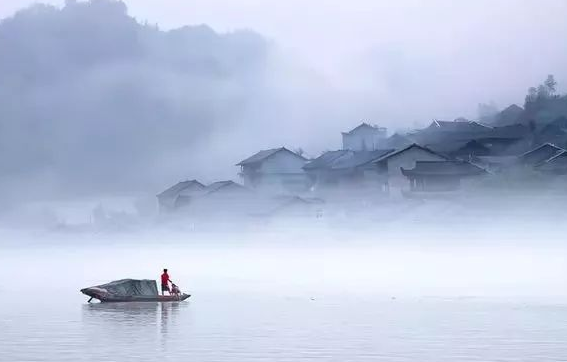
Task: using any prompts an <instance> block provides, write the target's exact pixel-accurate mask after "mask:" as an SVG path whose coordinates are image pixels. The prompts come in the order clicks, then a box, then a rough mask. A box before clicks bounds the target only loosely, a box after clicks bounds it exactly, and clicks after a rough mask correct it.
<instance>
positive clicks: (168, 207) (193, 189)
mask: <svg viewBox="0 0 567 362" xmlns="http://www.w3.org/2000/svg"><path fill="white" fill-rule="evenodd" d="M204 189H205V185H203V184H202V183H200V182H199V181H197V180H188V181H182V182H178V183H177V184H175V185H173V186H171V187H170V188H168V189H167V190H165V191H163V192H161V193H159V194H158V195H157V199H158V206H159V211H160V213H166V212H171V211H174V210H176V209H177V208H179V207H180V206H182V205H184V204H187V203H189V202H190V200H191V197H193V196H195V195H196V194H198V193H200V192H202V191H203V190H204Z"/></svg>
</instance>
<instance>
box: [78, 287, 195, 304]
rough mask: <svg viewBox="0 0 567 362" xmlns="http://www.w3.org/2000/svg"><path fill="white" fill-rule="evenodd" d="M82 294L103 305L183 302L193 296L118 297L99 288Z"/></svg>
mask: <svg viewBox="0 0 567 362" xmlns="http://www.w3.org/2000/svg"><path fill="white" fill-rule="evenodd" d="M81 293H83V294H85V295H87V296H89V297H91V299H98V300H99V301H100V302H101V303H138V302H154V303H155V302H182V301H184V300H186V299H187V298H189V297H190V296H191V294H185V293H183V294H180V295H156V296H142V295H133V296H116V295H109V294H108V293H104V292H101V290H99V289H98V288H85V289H81Z"/></svg>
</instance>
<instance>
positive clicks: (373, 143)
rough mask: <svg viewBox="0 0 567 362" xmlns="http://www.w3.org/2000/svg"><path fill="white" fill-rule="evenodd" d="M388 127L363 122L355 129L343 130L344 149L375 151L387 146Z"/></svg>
mask: <svg viewBox="0 0 567 362" xmlns="http://www.w3.org/2000/svg"><path fill="white" fill-rule="evenodd" d="M387 135H388V129H387V128H384V127H378V126H375V125H370V124H368V123H362V124H360V125H359V126H357V127H355V128H354V129H352V130H350V131H348V132H343V133H342V136H343V150H349V151H355V152H357V151H375V150H379V149H381V148H384V147H385V144H386V142H385V141H386V137H387Z"/></svg>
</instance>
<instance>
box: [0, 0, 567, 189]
mask: <svg viewBox="0 0 567 362" xmlns="http://www.w3.org/2000/svg"><path fill="white" fill-rule="evenodd" d="M46 2H47V3H51V4H53V5H55V6H56V7H51V6H47V5H35V6H33V7H31V8H25V9H24V7H25V6H28V5H30V3H31V2H30V1H23V0H22V1H10V2H2V4H0V16H2V17H3V18H4V20H3V21H2V23H1V24H0V48H1V49H2V55H3V56H2V58H1V59H0V74H1V78H2V82H1V83H0V95H1V97H0V103H1V104H0V109H2V117H0V129H1V134H0V147H1V152H0V159H1V164H2V166H3V167H2V181H1V182H2V185H3V187H2V190H3V195H2V196H3V198H7V197H10V198H14V197H15V198H17V199H21V198H26V197H29V198H36V197H49V196H50V195H53V196H54V197H58V196H61V195H69V194H70V195H73V196H74V195H82V196H84V195H91V194H101V193H130V192H140V191H142V192H150V193H155V192H157V191H160V189H162V188H163V187H164V186H165V185H168V184H170V183H172V182H175V181H177V180H179V179H185V178H199V179H202V180H204V181H212V180H215V179H219V178H235V173H236V170H235V168H234V166H233V165H234V164H235V163H236V162H238V161H239V160H241V159H242V158H244V157H246V156H248V155H249V154H251V153H253V152H255V151H257V150H258V149H264V148H270V147H278V146H281V145H285V146H288V147H289V148H292V149H293V148H298V147H301V148H303V149H304V150H306V151H307V152H308V154H311V155H318V154H319V153H320V152H321V151H323V150H325V149H333V148H337V147H338V146H339V141H340V139H339V135H340V133H339V132H340V131H344V130H348V129H350V128H352V127H353V126H354V125H356V124H357V123H358V122H359V121H361V120H367V121H370V122H372V123H378V124H381V125H385V126H388V127H390V129H391V130H392V131H393V130H395V129H397V128H402V129H405V128H408V127H415V126H422V125H425V124H426V123H427V122H429V121H430V120H431V119H432V118H438V119H453V118H456V117H458V116H467V117H470V118H474V117H475V116H476V114H475V113H476V109H477V104H478V103H479V102H488V101H494V102H496V104H497V105H499V106H500V107H501V108H504V107H505V106H507V105H508V104H509V103H511V102H517V103H520V104H521V102H522V99H523V95H524V94H525V92H526V89H527V87H529V86H532V85H534V84H537V82H539V81H540V80H541V79H542V78H543V77H544V76H545V75H546V74H548V73H554V74H556V78H557V79H558V82H559V84H562V83H563V84H564V83H565V82H564V80H567V79H566V78H565V75H564V72H563V71H562V69H561V65H562V64H564V63H565V61H566V60H567V59H566V58H567V51H566V48H565V43H564V41H563V39H562V37H561V34H563V33H565V31H566V30H567V29H565V28H566V25H565V24H564V22H563V14H565V12H566V11H567V9H566V8H565V7H566V5H565V3H564V2H562V1H544V2H538V3H537V4H536V3H527V2H522V3H517V2H511V1H497V2H468V3H459V4H458V5H455V4H453V3H450V2H444V1H436V2H427V3H423V2H419V1H403V2H395V3H391V4H390V3H383V2H380V3H375V2H370V1H361V0H360V1H354V2H349V3H348V4H345V3H342V2H324V3H323V2H318V1H314V2H309V3H305V2H299V1H290V2H285V4H280V3H274V2H255V1H240V2H230V3H226V2H220V1H212V2H211V1H196V2H191V3H190V4H189V3H187V2H184V1H168V2H165V3H161V2H160V4H159V5H158V4H157V3H155V2H153V1H126V2H125V3H118V2H112V1H102V0H99V1H93V2H92V3H91V4H85V3H83V2H80V1H79V2H75V1H68V2H66V3H67V5H66V6H64V4H63V2H61V1H46ZM126 6H128V9H127V8H126ZM22 9H23V10H22ZM14 13H15V15H14ZM196 24H205V25H196ZM238 29H250V30H238ZM21 189H25V190H26V191H25V193H22V192H16V193H14V192H13V190H21ZM6 190H10V192H6Z"/></svg>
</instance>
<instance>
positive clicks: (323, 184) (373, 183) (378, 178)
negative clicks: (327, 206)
mask: <svg viewBox="0 0 567 362" xmlns="http://www.w3.org/2000/svg"><path fill="white" fill-rule="evenodd" d="M393 151H394V150H392V149H389V150H374V151H352V150H338V151H328V152H325V153H323V154H322V155H321V156H319V157H317V158H315V159H314V160H311V161H310V162H308V163H307V164H306V165H305V166H304V167H303V169H304V170H305V172H306V174H307V176H308V177H309V180H310V182H311V188H312V189H321V188H333V187H354V188H375V189H380V190H382V191H385V190H386V184H387V177H386V175H383V174H380V173H379V172H378V171H379V170H378V169H377V168H376V167H375V166H374V165H373V164H372V161H374V160H376V159H379V158H380V157H382V156H384V155H386V154H388V153H391V152H393Z"/></svg>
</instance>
